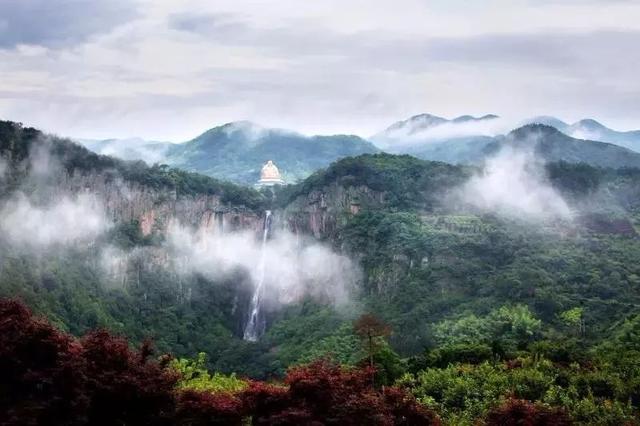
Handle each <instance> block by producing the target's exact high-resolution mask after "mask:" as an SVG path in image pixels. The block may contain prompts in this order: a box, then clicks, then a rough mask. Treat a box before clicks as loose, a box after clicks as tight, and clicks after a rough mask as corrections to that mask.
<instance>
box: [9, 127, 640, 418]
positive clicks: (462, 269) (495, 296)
mask: <svg viewBox="0 0 640 426" xmlns="http://www.w3.org/2000/svg"><path fill="white" fill-rule="evenodd" d="M3 126H4V127H2V126H0V129H2V133H1V134H0V150H1V151H2V153H3V157H5V158H7V157H8V158H11V160H12V161H13V165H14V166H15V165H16V164H20V163H21V162H22V161H23V160H24V159H25V158H27V156H28V155H29V153H30V152H31V148H29V146H28V145H29V144H33V143H36V141H38V140H39V138H41V137H42V136H41V135H39V133H37V131H35V130H33V129H28V128H22V127H20V126H17V125H14V124H12V125H3ZM48 143H51V144H52V145H50V146H52V147H53V148H54V149H60V152H59V153H58V154H57V158H60V159H61V161H62V164H64V165H65V167H67V168H68V170H69V171H73V170H79V171H80V172H82V173H89V172H93V171H95V172H96V173H111V172H113V173H116V172H117V173H120V174H122V176H124V178H125V179H133V180H135V181H136V182H138V183H140V184H141V185H144V186H145V187H148V188H157V187H158V185H160V187H162V186H166V187H169V188H174V189H175V190H176V191H184V193H185V194H189V193H198V191H205V192H206V191H209V190H211V191H214V193H220V192H216V191H222V194H224V193H225V191H230V192H227V193H228V194H229V195H228V197H230V198H229V202H230V203H242V204H244V205H246V206H254V207H255V208H258V207H260V206H262V204H261V203H263V195H261V194H259V193H256V192H254V191H252V190H249V189H246V190H240V189H238V187H235V186H232V185H230V184H221V183H219V182H217V181H215V180H211V179H210V178H204V177H201V176H196V175H191V174H188V173H187V174H182V173H183V172H178V171H174V170H172V169H169V168H165V167H161V166H156V167H146V166H143V165H136V164H132V163H124V162H119V161H116V160H113V159H110V158H108V157H101V156H97V155H94V154H91V153H89V152H87V151H86V150H83V149H81V148H78V147H76V146H75V145H71V144H69V145H68V146H67V142H64V141H60V140H58V139H55V138H54V139H53V142H48ZM25 146H27V148H25ZM56 147H57V148H56ZM7 153H10V154H9V155H8V154H7ZM73 153H75V154H73ZM129 167H132V168H133V169H135V170H138V171H139V173H140V174H139V175H136V174H135V173H134V174H133V175H132V174H128V173H132V172H130V171H127V170H129V169H128V168H129ZM138 167H139V169H138ZM546 171H547V174H548V176H549V182H550V183H551V184H552V185H553V186H554V187H555V188H556V189H557V190H558V191H559V192H560V193H561V194H562V196H563V197H564V198H565V200H566V201H567V203H568V204H569V205H570V207H571V208H572V209H573V210H574V211H575V215H574V218H573V219H572V220H567V219H562V220H560V219H544V220H524V219H522V218H507V217H501V216H498V215H496V214H487V213H483V212H480V211H477V210H475V209H473V208H471V207H469V206H466V205H463V204H454V205H451V204H449V203H448V200H447V195H448V190H449V189H451V188H454V187H456V186H457V185H460V184H461V183H463V182H465V180H466V179H468V177H469V176H470V174H471V173H473V172H474V170H473V169H471V168H466V167H458V166H452V165H448V164H444V163H434V162H425V161H421V160H418V159H415V158H413V157H409V156H393V155H387V154H373V155H364V156H360V157H357V158H347V159H343V160H341V161H339V162H337V163H334V164H333V165H331V166H330V167H329V168H328V169H326V170H323V171H320V172H317V173H315V174H314V175H313V176H311V177H310V178H308V179H307V180H305V181H303V182H301V183H300V184H297V185H293V186H289V187H285V188H282V189H281V190H278V191H276V193H275V203H274V208H277V209H280V211H283V209H287V208H289V207H290V206H291V205H303V206H306V204H305V203H306V200H307V199H306V197H308V196H309V195H310V194H312V193H323V194H330V193H331V191H333V190H336V188H338V189H343V188H349V189H350V190H353V192H354V193H358V194H362V196H363V199H364V197H365V196H371V197H372V198H375V199H376V200H377V202H376V203H375V204H374V203H372V204H366V203H364V202H363V203H362V204H361V209H360V211H358V212H356V213H354V212H351V211H349V210H348V207H347V209H346V211H345V205H346V206H348V205H349V203H348V200H346V201H344V204H341V202H342V201H340V202H336V204H335V205H329V206H326V210H324V211H325V212H326V214H327V215H340V217H341V220H340V221H336V226H335V228H333V229H332V232H331V233H328V234H326V235H322V236H321V237H322V238H325V240H326V241H325V242H326V243H327V244H333V245H334V246H335V248H336V250H342V251H343V252H344V253H346V254H348V255H350V256H351V257H352V258H353V259H356V260H357V262H358V264H359V265H360V266H361V268H362V270H363V279H362V282H361V283H359V284H360V285H359V287H358V289H356V291H355V292H354V294H353V297H352V300H351V301H350V302H349V303H347V304H346V305H343V306H340V307H332V306H325V305H322V304H321V303H319V302H318V301H314V300H306V299H305V300H301V301H299V302H298V303H294V304H291V305H289V306H286V307H284V308H283V309H281V310H279V311H277V312H272V313H270V315H269V318H268V323H269V327H268V329H267V332H266V334H265V335H264V336H262V338H261V339H260V340H259V341H258V342H255V343H254V342H245V341H242V340H241V339H240V337H241V336H242V329H243V321H244V317H245V313H246V312H244V311H243V308H242V306H246V304H247V301H248V300H249V298H250V296H251V294H250V291H251V283H250V280H249V276H248V274H247V273H246V271H242V270H238V271H233V272H232V273H230V274H228V275H225V276H219V277H218V278H217V279H216V280H215V281H214V280H211V279H207V278H205V277H203V276H200V275H198V274H191V275H190V276H184V275H182V276H178V275H177V274H174V273H172V271H167V270H165V269H163V268H162V267H157V266H155V265H154V264H153V263H152V262H147V261H146V259H147V258H145V257H144V254H145V250H147V249H148V250H154V249H158V248H161V244H162V241H161V240H160V241H158V240H156V239H155V237H153V236H143V235H142V233H141V232H140V226H139V225H140V224H139V223H138V222H135V221H134V222H131V223H119V224H117V225H116V226H115V227H114V228H113V229H112V230H111V231H110V232H109V233H108V234H107V235H105V236H103V237H102V238H103V239H102V240H100V241H96V242H95V243H94V244H92V245H90V246H84V247H55V248H54V249H52V250H48V251H45V252H35V253H34V252H33V251H30V250H22V249H20V248H17V247H11V246H9V245H5V244H3V245H2V246H1V250H0V262H1V263H0V295H1V296H8V297H14V298H19V299H21V300H23V301H24V302H25V303H26V304H27V305H29V306H30V307H31V308H32V309H34V311H35V312H36V313H38V314H42V315H44V316H46V317H47V318H49V320H50V321H51V322H53V323H54V324H55V326H56V327H59V328H60V329H62V330H64V331H65V332H69V333H71V334H73V335H75V336H81V335H84V334H85V333H87V332H89V331H90V330H92V329H95V328H107V329H109V330H111V331H113V332H117V333H118V334H122V335H125V336H127V338H129V339H131V341H132V342H133V343H134V344H141V343H142V342H143V341H144V340H145V339H146V338H149V337H150V338H152V339H153V341H154V342H155V345H156V346H157V347H158V349H159V350H160V351H161V352H169V353H172V354H174V356H176V357H178V359H177V360H174V361H172V362H169V363H167V366H166V368H167V369H170V370H167V374H169V375H170V374H175V373H176V372H178V373H180V374H179V376H180V377H181V378H176V379H175V381H172V382H171V383H170V386H169V387H170V388H171V389H172V390H173V389H175V388H177V389H180V392H183V393H182V394H181V395H187V396H185V398H187V399H182V400H180V401H181V402H176V401H175V400H172V401H173V402H171V403H172V404H178V405H176V406H180V404H191V405H188V406H189V407H191V406H196V407H201V408H202V407H205V408H206V407H210V406H211V404H213V405H215V404H217V403H218V402H220V400H215V401H212V400H210V397H209V396H208V395H218V394H220V393H224V394H232V395H235V396H233V397H231V399H228V398H227V399H225V400H224V401H223V402H224V404H223V405H224V406H225V407H227V408H228V412H231V413H236V414H237V413H238V412H240V411H238V410H240V408H239V407H244V405H243V404H245V403H246V404H249V406H251V405H250V404H251V403H250V401H255V400H254V399H251V398H254V397H255V395H256V393H257V394H259V395H263V393H260V392H263V391H264V392H265V393H266V395H272V396H273V394H274V393H275V394H277V395H278V398H284V400H286V401H288V402H287V404H289V405H287V407H293V408H292V410H293V411H296V410H298V411H299V410H302V408H304V406H305V404H307V401H306V400H305V399H304V397H301V396H299V394H296V393H295V392H297V391H298V390H299V388H295V386H294V387H291V386H292V383H298V384H299V383H301V382H304V383H306V381H305V380H302V378H301V377H303V376H304V377H307V376H308V375H309V374H310V370H308V369H306V370H305V369H304V368H303V369H302V370H297V371H299V372H300V371H303V372H304V374H303V373H300V374H301V375H302V376H301V375H296V374H297V373H296V374H294V375H293V376H289V378H288V379H286V380H285V384H287V383H288V386H289V387H287V386H284V387H283V386H281V385H276V386H275V387H272V386H271V385H268V386H267V385H264V384H263V385H260V386H266V387H267V390H265V389H263V388H262V387H252V386H251V384H250V383H251V382H249V381H246V380H245V379H243V377H251V378H253V379H275V380H278V381H281V380H283V378H284V377H286V374H287V373H286V372H287V369H288V368H289V367H291V366H295V365H300V364H306V363H309V362H316V361H317V360H319V359H325V358H327V357H329V358H331V359H332V360H333V361H334V362H337V363H339V364H340V365H342V366H343V367H344V368H338V369H337V370H336V369H335V368H336V367H335V366H334V367H331V368H329V367H326V369H320V367H318V369H319V371H322V372H323V373H322V374H323V375H324V376H327V375H328V376H330V377H339V378H340V380H342V379H345V380H347V379H348V380H347V381H349V380H352V381H354V380H355V382H357V383H359V384H360V385H362V383H366V385H367V388H366V389H367V390H366V391H365V389H364V388H362V386H363V385H362V386H360V385H358V386H360V387H359V388H358V389H359V390H358V392H360V393H361V394H362V397H363V398H365V399H366V398H369V399H371V400H372V401H373V402H372V404H373V403H375V404H378V405H375V404H374V405H372V406H375V407H378V408H379V409H380V410H383V411H384V412H385V413H386V412H389V410H390V411H393V410H392V406H393V403H392V401H390V400H388V399H385V398H386V396H385V394H384V392H382V386H385V389H386V387H387V386H392V385H394V384H395V385H398V386H400V387H401V388H402V389H406V390H407V391H410V392H411V393H412V394H413V395H415V397H416V398H417V400H418V401H419V402H420V403H421V404H423V406H424V407H427V408H428V409H429V410H432V411H434V412H436V413H437V414H438V415H439V416H440V417H441V419H442V420H443V421H444V422H445V423H450V424H465V423H466V424H472V423H473V422H475V421H485V422H487V423H489V424H491V421H492V420H491V419H495V418H498V417H500V416H503V417H505V418H513V419H517V418H518V416H523V415H524V416H529V417H536V418H539V419H552V421H551V420H549V421H550V422H551V423H547V424H566V422H570V421H576V422H579V423H587V424H588V423H590V424H624V423H625V422H631V423H633V421H635V420H633V419H634V418H635V417H634V416H637V410H638V404H639V403H640V402H639V397H638V388H639V387H638V386H639V385H638V383H640V378H639V371H640V337H639V336H640V316H639V314H640V310H639V308H640V262H638V260H639V259H640V240H639V239H638V234H637V227H638V225H639V224H640V171H639V170H638V169H631V168H628V169H599V168H594V167H591V166H588V165H584V164H569V163H552V164H549V165H548V166H547V170H546ZM20 173H23V175H21V174H20ZM25 173H27V172H26V171H24V170H22V169H21V168H20V167H14V168H13V169H12V170H11V172H10V174H9V175H8V182H9V184H6V182H5V183H2V185H4V186H0V187H2V188H3V191H5V192H3V195H6V194H7V193H9V192H10V191H11V190H12V189H13V188H14V187H15V186H14V187H12V185H14V184H15V185H17V184H19V183H20V180H21V179H22V178H23V177H24V174H25ZM136 173H138V172H136ZM132 176H134V177H132ZM180 176H182V177H183V178H184V179H185V182H183V183H179V182H180V179H182V178H180ZM192 178H193V180H192ZM176 179H177V180H176ZM198 182H200V183H202V185H203V186H200V184H199V183H198ZM208 185H211V186H208ZM217 185H220V186H217ZM180 188H182V189H180ZM207 188H209V189H207ZM225 188H226V189H225ZM228 188H231V189H233V190H235V189H237V190H238V191H239V192H237V193H234V192H233V191H232V190H230V189H228ZM190 191H195V192H190ZM244 191H246V192H244ZM345 193H346V192H345ZM345 193H341V194H343V195H341V196H344V194H345ZM233 194H235V195H233ZM327 199H329V200H331V198H330V197H327ZM0 239H1V236H0ZM105 244H110V245H113V246H116V247H120V248H123V249H127V250H130V251H131V253H136V255H139V257H136V256H132V259H131V262H130V264H129V265H128V268H129V269H128V270H127V271H126V274H125V275H126V278H127V279H126V280H122V281H115V280H113V279H112V277H105V276H104V275H103V270H102V269H101V268H100V267H99V259H98V258H99V256H98V254H99V253H100V247H101V246H103V245H105ZM363 313H375V317H376V318H377V319H376V320H373V319H371V318H369V319H368V320H367V321H359V322H358V323H357V326H356V327H355V328H354V321H356V320H357V318H358V317H360V316H361V314H363ZM67 338H68V339H71V340H73V339H72V338H71V337H68V336H67V337H65V339H67ZM65 341H67V340H65ZM72 346H73V345H72ZM121 346H122V345H121ZM125 346H126V345H125ZM0 349H1V347H0ZM201 352H204V353H206V354H207V355H206V357H205V355H199V354H200V353H201ZM0 366H2V364H1V363H0ZM370 367H374V369H375V372H372V371H370V370H368V369H366V368H370ZM154 368H156V367H154ZM158 368H159V367H158ZM163 368H164V367H163ZM332 368H333V369H332ZM350 368H356V369H359V368H365V370H362V371H361V372H360V373H358V375H357V377H355V378H354V377H352V376H350V375H349V374H351V373H349V372H353V371H360V370H350ZM208 369H209V370H210V371H213V373H210V372H208V371H207V370H208ZM156 373H157V374H160V373H158V372H157V371H156ZM234 373H235V375H234ZM343 373H344V374H343ZM163 374H164V373H163ZM16 380H17V379H16ZM296 380H298V381H296ZM336 380H337V381H338V382H339V383H340V380H338V379H336ZM313 382H314V383H316V379H314V380H313ZM320 382H321V383H324V382H322V381H320ZM163 383H164V382H163ZM83 386H84V385H83ZM163 386H164V385H163ZM370 387H371V388H370ZM283 389H284V390H283ZM370 389H375V391H371V392H373V393H369V392H370ZM194 392H195V393H194ZM245 392H248V393H245ZM251 392H254V393H251ZM291 392H293V393H291ZM238 394H242V395H245V396H243V397H242V398H240V397H237V395H238ZM249 395H253V396H251V397H250V396H249ZM403 395H404V394H403ZM211 398H214V397H211ZM215 398H217V397H215ZM215 398H214V399H215ZM238 398H239V399H238ZM394 398H395V397H394ZM216 401H217V402H216ZM276 401H282V399H277V398H276ZM339 403H340V404H345V406H349V403H348V401H344V400H340V401H339ZM183 406H187V405H183ZM215 406H217V405H215ZM174 407H175V406H174ZM234 407H235V408H234ZM253 407H255V406H253ZM411 407H413V405H411ZM424 407H422V408H420V407H418V408H419V409H420V410H422V409H423V408H424ZM414 408H415V409H416V410H418V408H416V407H413V408H411V409H412V410H413V409H414ZM275 409H276V408H274V407H273V406H270V407H269V410H271V411H269V412H268V413H267V414H265V416H266V417H264V419H267V420H264V422H265V423H268V422H269V421H272V420H273V418H272V417H269V416H272V415H274V416H275V415H280V414H278V412H277V411H273V410H275ZM345 409H346V408H345ZM315 410H316V408H313V409H312V410H311V411H312V412H313V413H315V414H313V413H312V414H309V413H308V412H305V413H306V414H305V415H308V416H311V417H310V418H314V417H313V416H320V415H326V413H323V412H322V411H315ZM318 410H321V408H318ZM385 410H387V411H385ZM296 412H297V411H296ZM427 412H431V411H427ZM317 413H323V414H317ZM523 413H524V414H523ZM289 414H291V413H288V414H287V415H289ZM216 415H220V413H218V414H216ZM234 415H235V414H234ZM283 415H284V414H283ZM558 419H562V420H558ZM540 421H541V422H543V420H540ZM554 422H555V423H554ZM563 422H565V423H563ZM285 424H286V423H285ZM538 424H545V423H538Z"/></svg>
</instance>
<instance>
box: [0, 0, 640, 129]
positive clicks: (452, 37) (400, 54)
mask: <svg viewBox="0 0 640 426" xmlns="http://www.w3.org/2000/svg"><path fill="white" fill-rule="evenodd" d="M30 1H31V0H30ZM65 1H66V3H65V5H66V7H71V6H72V5H73V4H74V3H79V2H78V1H77V0H74V1H71V0H65ZM43 3H44V2H43ZM33 4H36V3H33ZM70 5H71V6H70ZM137 9H138V12H139V15H138V16H137V17H136V18H135V19H134V20H127V21H126V22H111V21H110V20H111V19H112V17H113V16H112V14H110V15H108V17H107V18H108V19H107V18H105V20H106V21H109V22H105V23H104V24H105V25H102V23H100V22H98V23H96V22H95V21H94V20H92V24H91V25H92V30H91V37H88V36H84V35H80V37H74V38H73V39H74V43H73V44H68V43H67V44H65V43H62V44H60V43H59V42H58V43H47V42H46V41H47V37H53V35H51V34H49V33H47V32H39V33H38V37H39V38H38V39H37V40H42V42H41V44H42V45H44V46H47V47H46V48H43V47H37V46H31V45H29V46H26V45H18V46H17V47H15V48H11V49H5V50H1V49H0V73H2V76H3V78H2V80H0V116H1V117H3V118H10V119H15V120H18V121H23V122H25V123H28V124H32V125H37V126H40V127H43V128H45V129H46V130H50V131H54V132H57V133H61V134H65V135H71V136H75V137H81V138H99V139H103V138H109V137H121V138H122V137H131V136H140V137H143V138H145V139H153V140H172V141H183V140H186V139H189V138H191V137H193V136H195V135H196V134H198V133H199V132H201V131H203V130H205V129H207V128H209V127H211V126H213V125H215V124H220V123H224V122H229V121H235V120H239V119H248V120H252V121H257V122H261V123H264V124H266V125H269V126H274V127H281V128H292V129H294V130H298V131H301V132H303V133H332V132H341V133H342V132H355V133H358V134H361V135H369V134H373V133H376V132H378V131H380V130H381V129H382V128H384V127H386V126H387V125H388V123H390V122H393V121H396V120H397V119H399V118H404V117H406V116H409V115H413V114H415V113H418V112H430V113H435V114H440V115H447V116H455V115H462V114H474V115H483V114H486V113H496V114H499V115H501V116H505V115H509V114H510V113H512V114H514V115H518V116H520V117H526V116H533V115H540V114H547V115H560V116H564V117H567V118H568V119H579V118H582V117H585V116H592V117H595V118H598V119H602V120H605V121H608V122H611V123H612V125H614V126H615V125H617V126H618V127H620V126H622V127H629V126H637V125H638V123H636V122H634V120H636V117H637V116H638V114H639V113H640V110H638V108H639V107H638V103H637V102H636V100H637V98H638V96H639V95H640V83H639V82H638V79H637V78H635V75H634V74H633V72H634V70H635V69H637V68H638V66H640V54H638V53H637V50H638V49H635V46H636V45H637V44H638V42H639V39H640V35H639V34H640V19H638V17H640V4H638V3H637V2H624V1H617V2H613V3H609V2H608V3H607V6H606V7H603V2H598V1H588V2H577V1H570V0H565V1H560V2H542V3H540V2H531V1H526V0H517V1H506V0H502V1H498V0H493V1H490V2H489V3H487V2H480V1H474V2H461V1H446V2H445V1H434V2H424V1H419V0H401V1H400V2H399V3H394V4H393V5H392V4H390V3H389V2H386V1H382V0H372V1H364V0H350V1H337V0H329V1H326V2H315V3H313V4H307V5H305V7H298V4H297V3H296V2H293V1H292V0H279V1H273V2H268V3H260V2H258V3H255V2H253V3H251V5H250V6H248V5H247V4H246V3H245V2H237V1H231V0H221V1H216V2H210V1H203V0H189V1H184V2H174V1H168V0H161V1H158V0H154V1H144V2H143V4H142V6H141V7H139V8H137ZM336 10H339V11H340V13H336ZM76 12H77V11H76ZM78 13H80V12H77V13H70V16H76V15H77V14H78ZM83 13H84V12H83ZM98 15H99V14H96V16H98ZM98 24H99V25H98ZM115 24H117V25H115ZM25 25H26V26H28V25H31V24H30V23H26V24H25ZM33 25H35V24H33ZM96 25H97V27H96V28H97V30H96V32H94V30H93V27H94V26H96ZM48 34H49V35H48ZM53 38H55V37H53ZM34 40H36V39H34ZM37 40H36V41H33V42H32V43H37ZM8 44H11V43H5V45H8ZM61 88H64V90H61Z"/></svg>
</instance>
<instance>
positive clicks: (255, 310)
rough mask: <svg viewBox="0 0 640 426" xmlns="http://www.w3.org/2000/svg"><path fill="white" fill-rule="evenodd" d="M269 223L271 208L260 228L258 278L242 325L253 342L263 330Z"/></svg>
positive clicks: (247, 338) (245, 338)
mask: <svg viewBox="0 0 640 426" xmlns="http://www.w3.org/2000/svg"><path fill="white" fill-rule="evenodd" d="M270 225H271V210H267V211H266V212H265V216H264V225H263V230H262V247H261V249H260V259H259V261H258V279H257V281H256V283H255V287H254V290H253V296H251V305H250V307H249V316H248V318H247V324H246V325H245V327H244V336H243V338H244V340H248V341H250V342H255V341H256V340H258V337H260V335H262V333H263V332H264V327H265V322H264V317H263V316H262V313H261V306H260V305H261V303H262V293H263V291H264V290H263V288H264V275H265V266H266V252H267V247H266V246H267V238H268V237H269V228H270Z"/></svg>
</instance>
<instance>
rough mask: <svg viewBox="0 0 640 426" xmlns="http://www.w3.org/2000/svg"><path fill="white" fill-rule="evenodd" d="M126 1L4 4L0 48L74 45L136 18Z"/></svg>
mask: <svg viewBox="0 0 640 426" xmlns="http://www.w3.org/2000/svg"><path fill="white" fill-rule="evenodd" d="M136 14H137V12H136V8H135V4H133V3H132V2H130V1H125V0H108V1H104V0H97V1H92V0H55V1H50V0H17V1H11V0H7V1H2V2H0V49H1V48H13V47H15V46H17V45H19V44H32V45H39V46H49V47H64V46H72V45H75V44H78V43H80V42H83V41H85V40H86V39H87V38H89V37H90V36H92V35H94V34H98V33H103V32H107V31H109V30H111V29H113V28H114V27H115V26H117V25H119V24H121V23H123V22H126V21H128V20H129V19H131V18H133V17H134V16H136Z"/></svg>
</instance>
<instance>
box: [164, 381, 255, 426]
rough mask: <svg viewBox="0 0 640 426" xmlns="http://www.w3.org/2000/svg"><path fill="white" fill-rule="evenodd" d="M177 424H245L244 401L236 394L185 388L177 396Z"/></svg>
mask: <svg viewBox="0 0 640 426" xmlns="http://www.w3.org/2000/svg"><path fill="white" fill-rule="evenodd" d="M177 398H178V402H177V410H176V415H175V420H174V422H175V424H177V425H185V426H187V425H211V426H214V425H225V426H226V425H228V426H240V425H242V424H243V418H244V417H245V415H244V410H243V403H242V401H241V400H240V398H238V397H237V396H235V395H230V394H214V393H211V392H201V391H194V390H185V391H182V392H180V393H179V394H178V396H177Z"/></svg>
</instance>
